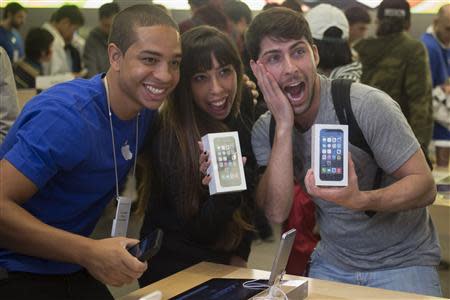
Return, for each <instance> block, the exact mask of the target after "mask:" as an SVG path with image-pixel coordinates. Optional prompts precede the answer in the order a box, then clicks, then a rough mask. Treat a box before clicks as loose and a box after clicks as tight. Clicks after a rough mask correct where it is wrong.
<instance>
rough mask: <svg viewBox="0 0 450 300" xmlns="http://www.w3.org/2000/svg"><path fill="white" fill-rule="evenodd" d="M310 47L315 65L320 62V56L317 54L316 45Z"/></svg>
mask: <svg viewBox="0 0 450 300" xmlns="http://www.w3.org/2000/svg"><path fill="white" fill-rule="evenodd" d="M311 49H312V52H313V58H314V62H315V64H316V67H317V66H318V65H319V62H320V56H319V49H317V46H316V45H314V44H313V45H311Z"/></svg>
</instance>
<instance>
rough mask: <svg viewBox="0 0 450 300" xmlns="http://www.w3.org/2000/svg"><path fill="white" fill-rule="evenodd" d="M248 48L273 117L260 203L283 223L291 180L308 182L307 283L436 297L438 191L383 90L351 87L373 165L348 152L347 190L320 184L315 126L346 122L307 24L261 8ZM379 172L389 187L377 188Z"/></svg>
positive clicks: (262, 131)
mask: <svg viewBox="0 0 450 300" xmlns="http://www.w3.org/2000/svg"><path fill="white" fill-rule="evenodd" d="M246 44H247V49H248V50H249V53H250V57H251V58H252V61H251V67H252V70H253V72H254V74H255V76H256V78H257V80H258V85H259V87H260V89H261V91H262V93H263V95H264V99H265V101H266V103H267V106H268V108H269V110H270V111H269V112H267V113H266V114H264V115H262V116H261V117H260V118H259V119H258V121H257V122H256V123H255V125H254V127H253V131H252V145H253V150H254V152H255V156H256V158H257V161H258V164H259V165H260V166H265V167H266V169H265V171H264V173H263V174H262V176H261V178H260V181H259V184H258V187H257V191H256V199H257V202H258V204H259V205H261V206H262V207H263V208H264V209H265V211H266V214H267V216H268V217H269V218H270V219H271V220H272V221H273V222H277V223H281V222H283V221H284V220H285V219H286V218H287V217H288V215H289V211H290V208H291V204H292V198H293V193H292V191H293V183H294V177H296V179H297V181H298V182H304V183H305V186H304V187H305V188H306V189H307V191H308V193H309V194H310V195H311V196H312V198H313V201H314V203H315V204H316V208H317V210H316V211H317V221H318V224H319V228H320V234H321V238H322V240H321V241H320V242H319V244H318V246H317V248H316V250H315V251H314V253H313V255H312V264H311V271H310V276H311V277H316V278H321V279H328V280H335V281H343V282H347V283H353V284H360V285H367V286H372V287H380V288H387V289H394V290H401V291H408V292H414V293H421V294H429V295H435V296H439V295H440V294H441V292H440V286H439V277H438V275H437V271H436V266H437V265H438V264H439V260H440V253H439V243H438V240H437V236H436V232H435V229H434V226H433V224H432V222H431V219H430V216H429V214H428V212H427V209H426V206H427V205H429V204H431V203H432V202H433V201H434V198H435V195H436V188H435V185H434V181H433V177H432V175H431V172H430V170H429V168H428V166H427V163H426V161H425V157H424V155H423V152H422V151H421V149H420V145H419V143H418V142H417V140H416V138H415V137H414V134H413V132H412V130H411V128H410V127H409V125H408V123H407V121H406V119H405V117H404V116H403V114H402V112H401V110H400V108H399V106H398V105H397V104H396V103H395V102H394V101H393V100H392V99H391V98H390V97H389V96H388V95H387V94H385V93H384V92H381V91H379V90H377V89H374V88H371V87H368V86H365V85H362V84H357V83H355V84H353V85H352V87H351V92H350V100H351V105H352V110H353V113H354V115H355V118H356V120H357V122H358V124H359V126H360V128H361V131H362V132H363V134H364V137H365V139H366V140H367V142H368V144H369V146H370V148H371V150H372V152H373V154H374V159H373V158H372V157H371V156H370V155H369V154H367V153H366V152H364V151H363V150H361V149H359V148H357V147H355V146H353V145H350V146H349V152H350V154H351V155H350V158H349V166H348V168H349V184H348V186H347V187H343V188H327V187H318V186H316V185H315V181H314V176H313V172H312V170H311V169H310V168H311V151H310V149H311V144H310V143H311V126H312V125H313V124H316V123H317V124H339V121H338V119H337V116H336V112H335V109H334V106H333V102H332V98H331V81H330V80H328V79H327V78H325V77H321V76H319V75H318V74H317V69H316V66H317V64H318V61H319V56H318V52H317V48H316V47H315V46H314V45H313V42H312V38H311V33H310V31H309V27H308V25H307V23H306V21H305V19H304V18H303V17H302V16H301V15H298V14H296V13H294V12H291V11H289V10H286V9H282V8H276V9H271V10H268V11H264V12H262V13H261V14H259V15H258V16H257V17H256V18H255V19H254V20H253V22H252V23H251V25H250V27H249V29H248V32H247V35H246ZM272 115H273V117H274V119H275V121H276V127H275V134H274V140H273V145H271V142H270V137H269V127H270V119H271V116H272ZM293 162H295V163H293ZM378 167H380V168H382V169H383V172H384V174H385V175H384V176H383V181H382V187H381V188H379V189H377V190H371V189H372V186H373V182H374V177H375V173H376V170H377V168H378ZM365 211H375V212H376V214H375V215H374V216H372V217H370V216H368V215H367V214H365Z"/></svg>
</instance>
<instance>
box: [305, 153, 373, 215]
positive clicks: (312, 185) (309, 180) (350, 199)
mask: <svg viewBox="0 0 450 300" xmlns="http://www.w3.org/2000/svg"><path fill="white" fill-rule="evenodd" d="M305 187H306V189H307V191H308V194H310V195H312V196H313V197H317V198H320V199H323V200H326V201H330V202H334V203H336V204H338V205H340V206H343V207H346V208H349V209H354V210H360V211H361V210H368V209H369V208H368V204H369V203H367V201H366V200H367V197H364V192H362V191H360V190H359V185H358V176H357V175H356V171H355V165H354V163H353V160H352V156H351V153H350V152H349V153H348V185H347V186H345V187H321V186H317V185H316V181H315V179H314V171H313V169H309V170H308V172H307V173H306V176H305Z"/></svg>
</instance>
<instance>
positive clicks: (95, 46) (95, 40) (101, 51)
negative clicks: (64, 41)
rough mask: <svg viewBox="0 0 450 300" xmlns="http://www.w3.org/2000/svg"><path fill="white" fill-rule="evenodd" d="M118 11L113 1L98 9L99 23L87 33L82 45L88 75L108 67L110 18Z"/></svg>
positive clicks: (104, 70) (90, 75)
mask: <svg viewBox="0 0 450 300" xmlns="http://www.w3.org/2000/svg"><path fill="white" fill-rule="evenodd" d="M119 11H120V7H119V5H118V4H117V3H114V2H112V3H106V4H103V5H102V6H100V8H99V10H98V17H99V25H98V26H97V27H96V28H94V29H93V30H92V31H91V32H90V33H89V36H88V38H87V39H86V44H85V46H84V53H83V60H84V65H85V67H86V69H87V71H88V72H87V76H88V77H92V76H94V75H95V74H98V73H101V72H106V71H107V70H108V68H109V58H108V52H107V48H108V35H109V31H110V29H111V24H112V20H113V18H114V16H115V15H116V14H117V13H119Z"/></svg>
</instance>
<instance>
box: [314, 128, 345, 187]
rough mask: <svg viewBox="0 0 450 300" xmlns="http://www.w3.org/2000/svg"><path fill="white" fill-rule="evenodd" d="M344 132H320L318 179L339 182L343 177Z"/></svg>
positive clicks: (324, 130)
mask: <svg viewBox="0 0 450 300" xmlns="http://www.w3.org/2000/svg"><path fill="white" fill-rule="evenodd" d="M343 150H344V132H343V131H342V130H340V129H321V130H320V168H319V170H320V179H321V180H331V181H341V180H342V179H343V176H344V154H343Z"/></svg>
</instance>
